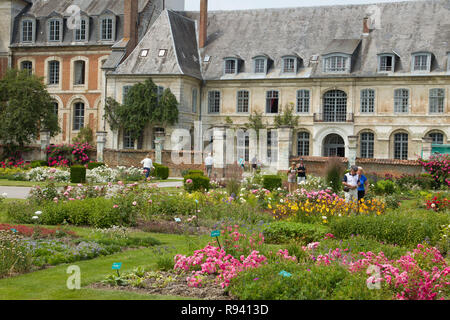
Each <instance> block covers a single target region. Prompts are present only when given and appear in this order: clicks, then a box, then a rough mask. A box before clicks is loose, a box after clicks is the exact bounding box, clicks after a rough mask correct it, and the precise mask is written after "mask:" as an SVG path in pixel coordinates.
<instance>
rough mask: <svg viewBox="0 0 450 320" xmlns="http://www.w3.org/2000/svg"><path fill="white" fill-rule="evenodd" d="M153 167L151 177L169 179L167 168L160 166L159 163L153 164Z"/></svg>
mask: <svg viewBox="0 0 450 320" xmlns="http://www.w3.org/2000/svg"><path fill="white" fill-rule="evenodd" d="M153 166H154V167H155V170H154V171H153V175H154V176H155V177H157V178H159V179H161V180H167V178H169V167H166V166H163V165H160V164H159V163H154V164H153Z"/></svg>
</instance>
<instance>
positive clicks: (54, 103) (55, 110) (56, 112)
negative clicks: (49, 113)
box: [53, 101, 59, 116]
mask: <svg viewBox="0 0 450 320" xmlns="http://www.w3.org/2000/svg"><path fill="white" fill-rule="evenodd" d="M58 109H59V105H58V102H56V101H55V102H53V113H54V114H55V115H56V116H58Z"/></svg>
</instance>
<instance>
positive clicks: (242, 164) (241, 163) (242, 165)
mask: <svg viewBox="0 0 450 320" xmlns="http://www.w3.org/2000/svg"><path fill="white" fill-rule="evenodd" d="M238 164H239V167H241V168H242V170H243V171H245V160H244V158H242V157H240V158H239V160H238Z"/></svg>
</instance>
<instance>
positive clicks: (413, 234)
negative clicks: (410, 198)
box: [330, 212, 450, 246]
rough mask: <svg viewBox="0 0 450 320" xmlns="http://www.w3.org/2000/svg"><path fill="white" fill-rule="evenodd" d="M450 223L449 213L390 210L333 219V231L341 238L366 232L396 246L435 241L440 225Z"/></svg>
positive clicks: (364, 234)
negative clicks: (384, 212)
mask: <svg viewBox="0 0 450 320" xmlns="http://www.w3.org/2000/svg"><path fill="white" fill-rule="evenodd" d="M449 222H450V217H449V215H448V214H441V213H433V214H429V213H420V212H417V213H411V212H403V213H390V214H386V215H382V216H351V217H344V218H340V219H333V220H332V221H331V223H330V227H331V233H333V234H334V235H335V236H337V237H338V238H344V239H345V238H349V237H351V236H352V235H356V234H359V235H363V236H367V237H370V238H373V239H376V240H378V241H383V242H387V243H392V244H397V245H405V246H408V245H416V244H418V243H422V242H424V241H428V242H430V243H431V244H435V243H436V242H437V240H438V237H439V232H440V228H441V226H442V225H446V224H448V223H449Z"/></svg>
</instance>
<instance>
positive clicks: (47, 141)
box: [40, 130, 50, 160]
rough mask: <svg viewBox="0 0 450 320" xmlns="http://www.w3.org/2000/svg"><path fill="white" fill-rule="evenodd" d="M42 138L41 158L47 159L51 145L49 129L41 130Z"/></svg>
mask: <svg viewBox="0 0 450 320" xmlns="http://www.w3.org/2000/svg"><path fill="white" fill-rule="evenodd" d="M40 140H41V155H40V158H41V160H47V147H48V146H49V145H50V132H49V131H47V130H42V131H41V132H40Z"/></svg>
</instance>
